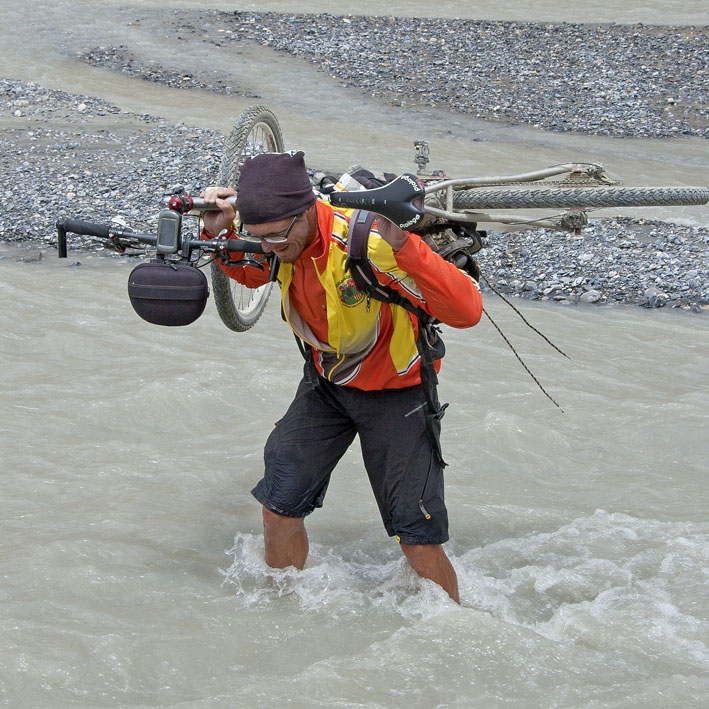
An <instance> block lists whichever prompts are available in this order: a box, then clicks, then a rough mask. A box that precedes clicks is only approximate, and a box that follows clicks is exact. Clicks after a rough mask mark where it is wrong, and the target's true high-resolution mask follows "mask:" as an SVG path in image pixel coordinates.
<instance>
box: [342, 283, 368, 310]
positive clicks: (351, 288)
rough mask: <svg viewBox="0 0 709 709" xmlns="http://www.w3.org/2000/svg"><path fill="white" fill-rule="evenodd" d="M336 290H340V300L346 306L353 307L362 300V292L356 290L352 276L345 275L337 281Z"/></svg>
mask: <svg viewBox="0 0 709 709" xmlns="http://www.w3.org/2000/svg"><path fill="white" fill-rule="evenodd" d="M337 290H339V291H340V300H341V301H342V303H343V304H344V305H346V306H347V307H348V308H354V306H355V305H359V303H361V302H362V301H363V300H364V293H362V291H361V290H358V288H357V286H356V285H355V282H354V278H352V276H345V277H344V278H343V279H342V280H341V281H339V282H338V283H337Z"/></svg>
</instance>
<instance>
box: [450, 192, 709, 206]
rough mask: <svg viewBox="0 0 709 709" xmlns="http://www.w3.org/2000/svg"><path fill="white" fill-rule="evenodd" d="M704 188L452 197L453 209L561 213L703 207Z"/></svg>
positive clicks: (706, 198)
mask: <svg viewBox="0 0 709 709" xmlns="http://www.w3.org/2000/svg"><path fill="white" fill-rule="evenodd" d="M707 201H709V190H707V189H705V188H703V187H573V188H570V187H560V188H553V187H552V188H550V187H537V188H532V189H526V188H510V189H489V188H485V189H467V190H458V191H456V192H455V194H454V195H453V208H454V209H470V210H474V209H510V208H511V209H517V208H520V207H526V208H527V209H535V208H540V209H545V208H547V207H552V208H557V209H564V208H572V207H589V208H590V207H661V206H671V205H682V204H706V203H707Z"/></svg>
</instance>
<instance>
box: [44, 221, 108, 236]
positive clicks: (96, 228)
mask: <svg viewBox="0 0 709 709" xmlns="http://www.w3.org/2000/svg"><path fill="white" fill-rule="evenodd" d="M60 228H61V229H63V230H64V231H65V232H71V233H72V234H82V235H83V236H98V237H100V238H102V239H108V238H109V236H110V231H111V228H110V227H107V226H105V225H104V224H96V223H95V222H85V221H82V220H81V219H64V220H63V221H61V222H57V229H60Z"/></svg>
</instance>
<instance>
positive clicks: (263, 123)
mask: <svg viewBox="0 0 709 709" xmlns="http://www.w3.org/2000/svg"><path fill="white" fill-rule="evenodd" d="M280 152H283V136H282V135H281V127H280V126H279V125H278V120H277V119H276V116H275V115H274V114H273V113H272V112H271V111H270V110H269V109H268V108H266V107H265V106H252V107H251V108H248V109H247V110H246V111H244V112H243V113H242V114H241V115H240V116H239V118H238V119H237V121H236V124H235V125H234V128H233V129H232V131H231V133H230V134H229V138H228V139H227V141H226V145H225V147H224V155H223V156H222V161H221V164H220V166H219V173H218V176H217V183H218V184H219V185H220V186H225V187H236V185H237V183H238V181H239V173H240V171H241V166H242V165H243V164H244V162H245V161H246V160H248V159H249V158H252V157H254V156H255V155H259V154H260V153H280ZM211 269H212V273H211V275H212V292H213V293H214V303H215V305H216V306H217V312H218V313H219V317H220V318H221V319H222V322H223V323H224V324H225V325H226V326H227V327H228V328H229V329H230V330H235V331H236V332H243V331H244V330H248V329H249V328H250V327H252V326H253V325H254V323H255V322H256V321H257V320H258V319H259V317H261V313H262V312H263V310H264V308H265V307H266V303H267V302H268V297H269V295H270V294H271V288H272V287H273V283H267V284H266V285H263V286H261V287H260V288H247V287H246V286H244V285H242V284H241V283H239V282H238V281H235V280H234V279H233V278H229V276H227V275H226V273H224V271H222V269H221V268H219V264H218V263H217V262H216V261H212V266H211Z"/></svg>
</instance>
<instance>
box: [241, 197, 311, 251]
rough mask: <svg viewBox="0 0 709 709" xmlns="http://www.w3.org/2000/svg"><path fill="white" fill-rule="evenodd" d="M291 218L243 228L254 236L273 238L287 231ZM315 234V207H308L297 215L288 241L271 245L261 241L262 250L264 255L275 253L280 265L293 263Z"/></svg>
mask: <svg viewBox="0 0 709 709" xmlns="http://www.w3.org/2000/svg"><path fill="white" fill-rule="evenodd" d="M291 222H293V217H288V218H287V219H281V220H280V221H277V222H266V223H265V224H244V225H243V228H244V229H246V231H248V232H249V233H251V234H253V235H254V236H273V235H275V234H283V232H285V231H286V229H288V227H289V226H290V224H291ZM316 234H317V219H316V213H315V205H312V206H311V207H308V209H306V210H305V211H304V212H303V213H302V214H299V215H298V217H297V218H296V220H295V222H293V226H292V228H291V230H290V232H289V233H288V239H287V240H286V241H283V242H279V243H276V244H271V243H269V242H268V241H262V242H261V244H262V245H263V250H264V251H265V252H266V253H271V252H273V253H275V254H276V256H278V260H279V261H281V263H293V261H295V260H296V259H297V258H298V257H299V256H300V255H301V254H302V253H303V251H304V250H305V248H306V247H307V246H308V245H309V244H311V243H312V241H313V239H314V238H315V235H316Z"/></svg>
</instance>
